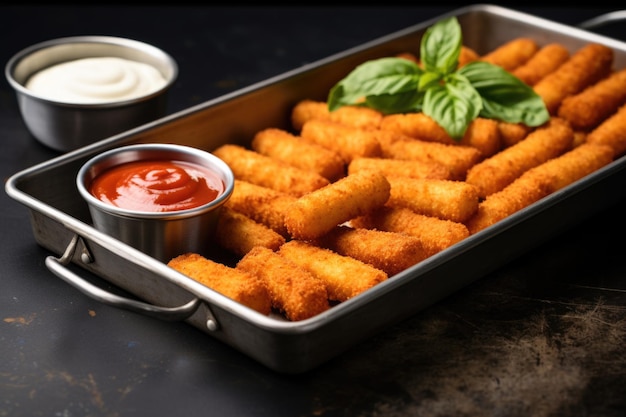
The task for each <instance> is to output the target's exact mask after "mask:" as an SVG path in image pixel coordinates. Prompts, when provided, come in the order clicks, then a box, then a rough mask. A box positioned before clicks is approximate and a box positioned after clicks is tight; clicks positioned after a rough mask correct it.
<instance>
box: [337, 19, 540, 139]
mask: <svg viewBox="0 0 626 417" xmlns="http://www.w3.org/2000/svg"><path fill="white" fill-rule="evenodd" d="M462 44H463V39H462V35H461V26H460V24H459V22H458V20H457V19H456V17H454V16H453V17H449V18H446V19H443V20H440V21H438V22H437V23H435V24H434V25H433V26H431V27H429V28H428V29H427V30H426V32H425V33H424V36H423V37H422V40H421V44H420V59H421V63H422V65H423V67H420V66H419V65H418V64H416V63H414V62H412V61H409V60H407V59H403V58H392V57H388V58H381V59H375V60H371V61H367V62H365V63H363V64H361V65H359V66H357V67H356V68H355V69H354V70H353V71H352V72H350V73H349V74H348V75H347V76H346V77H345V78H344V79H342V80H341V81H339V82H338V83H337V84H336V85H335V86H334V87H333V88H332V89H331V90H330V94H329V96H328V100H327V104H328V109H329V110H330V111H334V110H336V109H338V108H340V107H342V106H347V105H359V106H366V107H371V108H374V109H377V110H379V111H381V112H382V113H385V114H392V113H408V112H420V111H421V112H423V113H424V114H426V115H428V116H430V117H431V118H432V119H433V120H435V121H436V122H437V123H438V124H439V125H440V126H441V127H443V128H444V129H445V130H446V132H447V133H448V134H449V135H450V136H451V137H452V138H453V139H455V140H460V139H461V138H462V137H463V135H464V134H465V131H466V130H467V127H468V125H469V124H470V122H471V121H472V120H474V119H475V118H477V117H478V116H480V117H484V118H489V119H498V120H503V121H506V122H511V123H523V124H525V125H527V126H540V125H542V124H544V123H545V122H546V121H548V119H549V118H550V114H549V113H548V110H547V109H546V106H545V103H544V102H543V100H542V99H541V97H540V96H539V95H537V94H536V93H535V92H534V90H533V89H532V88H531V87H530V86H528V85H527V84H525V83H523V82H522V81H521V80H520V79H518V78H517V77H515V76H514V75H512V74H511V73H509V72H508V71H505V70H504V69H503V68H501V67H499V66H497V65H493V64H490V63H488V62H483V61H474V62H471V63H468V64H466V65H464V66H463V67H461V68H460V69H459V68H458V66H459V56H460V53H461V46H462Z"/></svg>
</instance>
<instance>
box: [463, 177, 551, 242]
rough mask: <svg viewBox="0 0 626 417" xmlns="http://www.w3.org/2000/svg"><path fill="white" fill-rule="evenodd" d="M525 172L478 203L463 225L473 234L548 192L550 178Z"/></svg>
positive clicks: (549, 190) (537, 199)
mask: <svg viewBox="0 0 626 417" xmlns="http://www.w3.org/2000/svg"><path fill="white" fill-rule="evenodd" d="M527 174H528V172H525V173H524V174H522V175H521V176H520V177H518V178H517V179H516V180H515V181H513V182H512V183H511V184H509V185H507V186H506V187H504V188H503V189H502V190H501V191H498V192H496V193H493V194H490V195H488V196H487V198H485V200H483V201H481V202H480V204H479V205H478V210H477V211H476V213H475V214H474V215H473V216H472V217H470V218H469V219H468V220H467V221H466V222H465V225H466V226H467V229H468V230H469V232H470V234H475V233H477V232H479V231H481V230H483V229H485V228H487V227H489V226H491V225H493V224H495V223H497V222H499V221H500V220H502V219H504V218H505V217H508V216H510V215H511V214H513V213H515V212H517V211H519V210H521V209H523V208H525V207H527V206H529V205H531V204H533V203H535V202H537V201H539V200H540V199H542V198H543V197H545V196H547V195H548V194H550V192H551V191H552V189H551V187H550V185H549V184H550V181H551V180H550V179H546V178H541V177H542V176H545V175H547V174H542V175H527Z"/></svg>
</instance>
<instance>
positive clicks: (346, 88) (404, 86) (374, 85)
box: [327, 58, 423, 111]
mask: <svg viewBox="0 0 626 417" xmlns="http://www.w3.org/2000/svg"><path fill="white" fill-rule="evenodd" d="M422 73H423V70H422V69H421V68H420V67H419V66H418V65H417V64H416V63H414V62H411V61H409V60H407V59H403V58H381V59H377V60H372V61H367V62H365V63H363V64H361V65H359V66H357V67H356V68H355V69H354V70H353V71H352V72H350V73H349V74H348V76H347V77H346V78H344V79H343V80H341V81H340V82H339V83H337V84H336V85H335V86H334V87H333V88H332V89H331V90H330V93H329V96H328V100H327V102H328V108H329V110H331V111H333V110H336V109H337V108H339V107H341V106H345V105H351V104H356V103H357V102H359V101H361V100H363V99H364V98H365V97H369V96H377V95H384V94H402V93H405V92H408V91H417V86H418V84H419V78H420V76H421V74H422Z"/></svg>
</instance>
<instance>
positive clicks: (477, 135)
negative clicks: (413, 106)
mask: <svg viewBox="0 0 626 417" xmlns="http://www.w3.org/2000/svg"><path fill="white" fill-rule="evenodd" d="M380 129H381V130H389V131H393V132H397V133H401V134H403V135H405V136H408V137H411V138H414V139H419V140H423V141H428V142H439V143H445V144H447V145H463V146H471V147H474V148H476V149H478V150H479V151H480V152H481V153H482V154H483V156H489V155H492V154H494V153H495V152H497V151H498V150H500V148H501V140H500V131H499V130H498V124H497V122H496V121H495V120H492V119H485V118H481V117H479V118H476V119H474V120H472V121H471V122H470V124H469V125H468V127H467V131H466V132H465V134H464V135H463V138H461V140H460V141H456V140H454V139H452V137H450V135H448V133H447V132H446V131H445V129H444V128H443V127H441V126H439V124H438V123H437V122H436V121H435V120H434V119H432V118H431V117H430V116H428V115H426V114H424V113H421V112H420V113H396V114H388V115H386V116H385V117H384V118H383V120H382V122H381V124H380Z"/></svg>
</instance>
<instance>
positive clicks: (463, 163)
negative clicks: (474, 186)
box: [378, 131, 483, 180]
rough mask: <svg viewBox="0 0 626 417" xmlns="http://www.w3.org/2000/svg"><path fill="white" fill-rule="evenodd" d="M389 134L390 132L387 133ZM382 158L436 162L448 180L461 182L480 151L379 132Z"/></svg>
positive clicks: (476, 160)
mask: <svg viewBox="0 0 626 417" xmlns="http://www.w3.org/2000/svg"><path fill="white" fill-rule="evenodd" d="M387 133H390V132H387ZM378 138H379V141H380V143H381V149H382V154H383V155H382V156H383V157H385V158H391V159H400V160H410V161H423V162H431V163H432V162H436V163H438V164H441V165H443V166H445V167H446V168H448V169H449V170H450V179H454V180H463V179H465V175H466V174H467V170H468V169H469V168H470V167H471V166H473V165H474V164H476V163H477V162H478V161H480V160H481V159H482V158H483V156H482V154H481V153H480V151H479V150H478V149H476V148H474V147H471V146H463V145H447V144H445V143H439V142H428V141H424V140H419V139H412V138H408V137H407V136H404V135H394V134H385V132H383V131H381V132H379V136H378Z"/></svg>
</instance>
